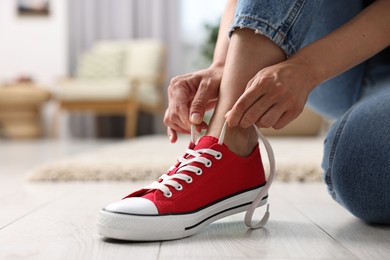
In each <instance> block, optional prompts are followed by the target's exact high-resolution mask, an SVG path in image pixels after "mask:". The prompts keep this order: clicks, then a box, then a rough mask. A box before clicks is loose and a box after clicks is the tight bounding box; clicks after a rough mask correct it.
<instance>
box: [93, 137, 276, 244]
mask: <svg viewBox="0 0 390 260" xmlns="http://www.w3.org/2000/svg"><path fill="white" fill-rule="evenodd" d="M220 139H221V137H220ZM222 139H223V137H222ZM194 143H195V141H194V142H191V144H190V147H189V149H188V150H187V151H186V154H185V155H184V156H183V157H181V158H179V159H178V162H177V164H176V165H175V166H173V167H171V169H170V170H169V171H168V172H167V174H164V175H162V176H161V177H160V179H159V180H158V181H156V182H154V183H152V184H151V185H148V186H145V187H144V188H142V189H140V190H138V191H135V192H133V193H131V194H130V195H128V196H126V197H125V198H123V199H122V200H120V201H117V202H114V203H111V204H109V205H108V206H106V207H105V208H104V209H102V210H101V211H100V213H99V217H98V233H99V234H100V235H102V236H105V237H109V238H115V239H123V240H134V241H152V240H153V241H155V240H170V239H178V238H183V237H187V236H190V235H193V234H195V233H198V232H199V231H200V230H201V229H202V228H203V227H205V226H207V225H208V224H210V223H212V222H214V221H216V220H218V219H220V218H223V217H226V216H229V215H232V214H236V213H238V212H242V211H246V210H248V209H249V208H251V210H252V212H250V216H249V223H251V218H252V215H253V211H254V209H255V208H256V207H258V206H262V205H265V204H266V202H267V190H268V188H269V184H270V183H269V184H266V179H265V174H264V169H263V165H262V161H261V157H260V151H259V146H258V145H257V146H256V147H255V148H254V149H253V151H252V153H251V154H250V155H249V156H247V157H241V156H238V155H237V154H235V153H233V152H232V151H230V150H229V148H228V147H227V146H226V145H225V144H222V141H221V140H218V139H217V138H215V137H211V136H204V137H202V138H201V139H200V140H199V142H198V143H197V144H196V145H195V144H194ZM259 193H261V196H260V197H259V196H258V195H259ZM256 197H258V198H256ZM254 200H256V203H255V205H254V203H252V202H253V201H254ZM267 213H268V212H267ZM246 218H247V217H246ZM267 219H268V215H267ZM267 219H263V221H262V222H263V223H260V226H262V225H264V224H265V222H266V221H267ZM246 223H247V219H246ZM247 225H248V224H247ZM249 225H250V224H249ZM257 227H259V226H257Z"/></svg>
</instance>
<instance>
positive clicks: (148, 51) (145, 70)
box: [125, 39, 164, 78]
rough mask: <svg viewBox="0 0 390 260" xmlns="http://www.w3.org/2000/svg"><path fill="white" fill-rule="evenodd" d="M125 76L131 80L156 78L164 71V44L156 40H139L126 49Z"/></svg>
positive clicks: (132, 42)
mask: <svg viewBox="0 0 390 260" xmlns="http://www.w3.org/2000/svg"><path fill="white" fill-rule="evenodd" d="M125 52H126V55H125V59H126V60H125V74H126V75H127V76H128V77H130V78H136V77H140V78H148V77H156V76H159V75H160V74H161V72H162V71H163V69H162V66H163V52H164V49H163V44H162V43H161V42H159V41H156V40H150V39H139V40H134V41H131V42H129V44H127V47H126V49H125Z"/></svg>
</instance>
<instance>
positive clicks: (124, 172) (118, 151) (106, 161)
mask: <svg viewBox="0 0 390 260" xmlns="http://www.w3.org/2000/svg"><path fill="white" fill-rule="evenodd" d="M269 141H270V143H271V145H272V146H273V149H274V153H275V157H276V179H277V180H279V181H320V180H321V168H320V163H321V157H322V139H320V138H318V137H315V138H299V137H298V138H286V137H280V138H276V137H274V138H270V139H269ZM188 142H189V139H188V137H186V136H182V137H180V138H179V141H178V142H177V143H176V144H171V143H169V141H168V139H167V137H166V136H149V137H141V138H137V139H133V140H129V141H124V142H122V143H119V144H115V145H108V146H107V147H104V148H100V149H98V150H95V151H90V152H87V153H82V154H79V155H75V156H71V157H68V158H64V159H61V160H58V161H54V162H50V163H48V164H45V165H42V166H40V167H38V168H36V169H34V170H33V171H32V172H30V173H29V174H28V179H29V180H30V181H125V180H131V181H135V180H154V179H156V178H157V177H159V176H160V175H161V174H163V173H165V172H166V170H167V169H168V168H169V167H170V166H171V165H173V164H174V163H175V162H176V158H177V157H178V156H182V155H183V154H184V151H185V149H186V148H187V145H188ZM262 154H263V161H264V165H265V167H266V168H267V167H268V161H267V157H266V156H265V152H264V151H263V152H262Z"/></svg>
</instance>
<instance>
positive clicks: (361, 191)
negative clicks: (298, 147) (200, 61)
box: [98, 0, 390, 240]
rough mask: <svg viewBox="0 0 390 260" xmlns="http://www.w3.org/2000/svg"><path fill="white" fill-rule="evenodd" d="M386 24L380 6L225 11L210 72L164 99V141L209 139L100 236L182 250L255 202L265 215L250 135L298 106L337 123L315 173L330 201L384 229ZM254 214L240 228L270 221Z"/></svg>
mask: <svg viewBox="0 0 390 260" xmlns="http://www.w3.org/2000/svg"><path fill="white" fill-rule="evenodd" d="M389 12H390V1H387V0H377V1H375V2H373V3H369V2H365V1H357V0H345V1H330V0H324V1H320V0H317V1H305V0H295V1H253V0H239V1H238V2H237V1H235V0H228V2H227V5H226V8H225V12H224V15H223V17H222V20H221V25H220V33H219V37H218V41H217V45H216V49H215V53H214V61H213V64H212V65H211V66H210V67H209V68H207V69H205V70H201V71H198V72H194V73H191V74H187V75H183V76H179V77H176V78H174V79H172V81H171V84H170V86H169V89H168V97H169V106H168V109H167V111H166V114H165V118H164V122H165V124H166V125H167V126H168V135H169V137H170V139H171V141H172V142H175V141H176V139H177V134H176V133H177V132H181V133H190V129H191V125H196V126H197V128H198V130H199V129H201V128H206V129H207V133H206V136H205V137H203V138H202V139H200V141H199V142H198V143H197V144H195V140H193V142H192V144H191V145H190V147H189V149H188V150H187V152H186V155H185V156H183V157H182V158H181V159H179V162H178V163H177V164H176V165H175V166H174V167H172V168H171V169H170V171H168V173H167V175H164V176H162V178H161V179H160V180H159V181H158V182H155V183H153V184H151V185H148V186H146V187H144V189H141V190H139V191H136V192H134V193H132V194H130V195H129V196H127V197H126V198H125V199H123V200H121V201H118V202H115V203H112V204H110V205H108V206H107V207H106V208H105V209H103V210H102V211H101V213H100V218H99V224H98V226H99V233H100V234H102V235H104V236H107V237H113V238H119V239H129V240H163V239H173V238H181V237H185V236H188V235H191V234H194V233H196V232H198V230H199V229H200V228H201V227H203V226H205V225H207V224H209V223H211V222H212V221H215V220H216V219H219V218H221V217H224V216H227V215H231V214H234V213H237V212H240V211H244V210H248V208H249V205H250V204H251V202H252V201H253V200H255V202H256V203H254V206H253V205H252V206H253V207H257V206H261V205H264V204H265V203H266V199H267V190H268V187H269V185H267V184H266V180H265V176H264V171H263V167H262V165H261V158H260V153H259V148H258V143H257V139H258V136H257V132H256V129H255V128H254V127H252V125H256V126H257V127H273V128H275V129H280V128H283V127H284V126H286V125H287V124H288V123H290V122H291V121H292V120H294V119H295V118H296V117H297V116H298V115H299V114H300V113H301V111H302V109H303V107H304V105H305V104H306V102H307V101H308V103H309V105H311V106H312V107H313V108H314V109H315V110H317V111H318V112H319V113H322V114H323V115H325V116H328V117H331V118H333V119H334V120H335V123H334V125H333V126H332V127H331V129H330V130H329V132H328V134H327V137H326V139H325V149H324V159H323V165H322V166H323V169H324V172H325V173H324V178H325V182H326V184H327V185H328V189H329V191H330V193H331V195H332V197H333V198H334V199H335V200H336V201H337V202H339V203H340V204H341V205H343V206H344V207H345V208H346V209H347V210H349V211H350V212H351V213H352V214H354V215H355V216H357V217H358V218H360V219H362V220H363V221H366V222H368V223H380V224H390V189H389V187H390V116H389V115H390V87H389V85H390V63H389V60H390V59H389V54H388V53H389V50H388V49H386V48H387V47H388V46H389V43H390V17H389V15H388V14H389ZM229 25H231V26H230V27H229ZM226 35H229V36H230V41H229V39H228V37H226ZM310 42H311V43H310ZM302 46H304V47H302ZM381 51H382V52H381ZM380 52H381V53H380ZM378 53H379V54H378ZM375 55H376V56H375ZM210 108H214V109H215V110H214V113H213V116H212V119H211V122H210V124H209V126H207V125H206V124H205V123H204V122H203V121H202V120H203V115H204V113H205V111H206V110H207V109H210ZM225 121H226V122H227V124H228V127H226V125H225ZM225 130H226V132H225ZM222 143H223V144H222ZM269 183H270V182H269ZM259 193H261V196H258V198H257V199H255V198H256V196H257V195H258V194H259ZM253 207H252V208H249V210H248V212H249V216H247V218H246V221H245V223H246V224H247V225H248V226H249V227H260V226H262V225H264V224H265V222H266V221H267V218H268V214H266V216H265V217H264V219H263V220H262V221H261V222H260V223H257V224H253V223H252V222H251V216H252V214H253V210H254V208H253ZM267 212H268V211H267ZM247 215H248V214H247ZM108 223H110V224H108Z"/></svg>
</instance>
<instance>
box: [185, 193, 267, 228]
mask: <svg viewBox="0 0 390 260" xmlns="http://www.w3.org/2000/svg"><path fill="white" fill-rule="evenodd" d="M267 198H268V196H265V197H264V198H263V200H266V199H267ZM250 204H252V201H250V202H247V203H244V204H241V205H237V206H234V207H231V208H228V209H225V210H222V211H220V212H217V213H215V214H213V215H211V216H209V217H207V218H205V219H203V220H202V221H200V222H198V223H196V224H195V225H192V226H190V227H186V228H184V230H190V229H193V228H195V227H197V226H199V225H200V224H202V223H203V222H205V221H207V220H209V219H210V218H213V217H215V216H218V215H220V214H223V213H225V212H227V211H230V210H234V209H237V208H241V207H244V206H248V205H250Z"/></svg>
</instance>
